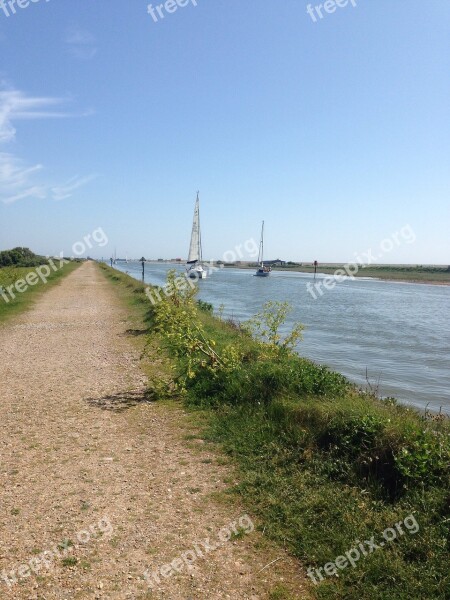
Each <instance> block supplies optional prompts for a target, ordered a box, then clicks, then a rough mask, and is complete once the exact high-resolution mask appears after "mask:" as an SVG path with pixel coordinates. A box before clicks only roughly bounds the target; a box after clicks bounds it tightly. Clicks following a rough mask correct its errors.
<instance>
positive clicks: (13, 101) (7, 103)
mask: <svg viewBox="0 0 450 600" xmlns="http://www.w3.org/2000/svg"><path fill="white" fill-rule="evenodd" d="M1 87H3V88H5V83H4V82H1V81H0V144H2V145H8V144H10V143H11V142H14V141H15V140H16V136H17V130H16V126H15V123H16V121H19V120H23V119H54V118H67V117H74V116H77V115H74V114H72V113H69V112H66V111H61V110H59V107H60V106H61V105H62V104H63V103H64V102H66V100H64V99H63V98H54V97H47V96H34V97H33V96H29V95H27V94H25V93H23V92H21V91H20V90H16V89H11V88H8V89H1ZM85 114H91V113H90V112H88V113H85ZM43 169H44V167H43V165H41V164H35V165H29V164H27V163H26V162H25V161H24V160H22V159H21V158H19V157H18V156H16V155H14V154H12V153H10V152H6V151H5V152H1V151H0V200H1V201H2V202H3V203H5V204H12V203H14V202H17V201H19V200H23V199H25V198H37V199H40V200H43V199H46V198H51V199H53V200H63V199H66V198H69V197H70V196H71V195H72V194H73V193H74V192H75V191H76V190H77V189H79V188H80V187H82V186H83V185H86V184H87V183H89V182H90V181H92V180H93V179H94V178H95V177H96V175H88V176H85V177H78V176H77V177H72V178H71V179H69V180H68V181H66V182H65V183H63V184H55V182H53V183H49V182H42V181H39V179H41V177H40V175H41V174H42V171H43Z"/></svg>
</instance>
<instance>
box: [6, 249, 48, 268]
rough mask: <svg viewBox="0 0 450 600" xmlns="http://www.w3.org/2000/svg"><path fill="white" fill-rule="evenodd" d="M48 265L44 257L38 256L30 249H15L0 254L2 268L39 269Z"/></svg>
mask: <svg viewBox="0 0 450 600" xmlns="http://www.w3.org/2000/svg"><path fill="white" fill-rule="evenodd" d="M46 264H48V260H47V259H46V258H44V257H43V256H38V255H37V254H35V253H34V252H32V251H31V250H30V249H29V248H13V249H12V250H3V252H0V268H1V267H39V266H40V265H46Z"/></svg>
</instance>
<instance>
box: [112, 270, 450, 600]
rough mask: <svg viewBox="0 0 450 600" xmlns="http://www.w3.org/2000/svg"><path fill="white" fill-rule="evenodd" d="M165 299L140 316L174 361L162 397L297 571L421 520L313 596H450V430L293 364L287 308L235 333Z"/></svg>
mask: <svg viewBox="0 0 450 600" xmlns="http://www.w3.org/2000/svg"><path fill="white" fill-rule="evenodd" d="M104 268H105V269H107V267H104ZM125 277H126V276H122V275H121V276H120V278H119V276H117V278H118V281H119V280H121V281H122V282H126V279H125ZM173 280H174V274H173V273H172V274H169V280H168V284H169V285H171V282H172V283H174V281H173ZM130 285H131V284H130ZM171 290H172V294H171V295H169V296H168V297H166V296H164V295H162V297H163V300H162V301H161V302H160V303H159V304H156V305H154V306H150V304H149V312H148V313H147V314H148V325H149V327H150V335H149V340H150V341H151V343H155V340H158V343H159V344H160V346H161V347H162V348H165V349H166V352H168V353H169V354H170V355H171V356H172V357H173V361H174V364H173V366H174V375H173V381H172V384H171V386H170V389H169V386H168V384H167V381H164V382H163V383H162V384H161V386H160V388H159V390H160V391H161V397H163V398H167V396H168V395H170V394H172V395H173V396H175V397H176V398H181V399H182V400H183V401H184V402H185V403H186V405H187V406H190V407H191V408H192V410H194V411H195V414H197V415H198V417H199V420H201V422H203V423H206V425H205V438H206V439H207V440H209V441H211V442H219V443H220V444H221V445H222V447H223V448H224V451H225V452H226V453H227V454H228V455H229V456H230V457H231V458H232V459H233V461H235V463H236V464H237V466H238V468H239V473H240V477H239V480H240V483H239V484H238V485H237V486H235V487H234V488H233V489H231V490H230V493H237V494H239V495H241V496H242V498H243V499H244V502H245V504H246V506H248V507H252V509H253V511H254V513H255V514H258V515H259V517H260V521H261V523H262V524H263V527H264V531H265V534H266V535H268V536H269V537H271V538H272V539H274V540H277V541H278V542H279V543H280V544H282V545H283V546H284V547H286V548H288V549H289V550H290V551H291V552H292V554H294V555H295V556H297V557H298V558H299V559H300V560H301V561H302V562H303V563H304V565H305V567H309V566H311V567H314V568H320V567H323V566H324V565H325V564H326V563H329V562H332V561H334V560H335V559H336V558H337V557H338V556H342V555H345V553H346V552H348V551H349V550H350V549H352V548H353V547H355V546H356V545H357V542H358V541H359V540H371V539H372V538H374V539H375V540H377V541H378V542H379V540H380V538H381V534H382V532H383V531H384V530H385V529H386V528H390V527H393V526H394V524H396V523H398V522H400V521H403V520H404V519H405V518H406V517H408V516H410V515H413V517H414V518H415V519H416V521H417V523H418V524H419V531H418V532H416V533H414V534H413V533H407V534H406V535H403V536H398V539H396V540H395V541H393V542H392V543H389V544H386V545H385V546H384V547H383V548H379V549H378V550H376V551H375V552H373V553H370V554H369V555H368V556H365V557H362V558H361V560H359V561H358V562H357V563H356V566H355V567H351V566H348V567H347V568H345V569H342V570H339V571H338V573H337V575H333V576H327V577H325V578H324V580H323V581H322V582H320V583H319V585H317V586H315V585H312V584H311V592H312V594H313V595H314V596H315V597H316V598H319V599H326V600H328V599H345V600H388V599H389V600H403V599H404V600H406V599H408V600H409V599H413V600H414V599H416V600H419V599H423V598H427V599H435V600H438V599H440V600H444V599H446V598H449V597H450V575H449V571H448V559H449V553H448V543H449V540H448V537H449V536H448V533H449V523H450V486H449V484H450V475H449V473H450V471H449V466H450V427H449V424H448V421H447V420H446V419H445V418H444V417H442V416H439V415H437V416H436V415H430V414H428V413H426V414H425V415H423V416H421V415H419V414H418V413H417V412H416V411H415V410H413V409H409V408H407V407H404V406H399V405H397V403H396V402H395V400H393V399H387V400H384V401H382V400H379V399H377V398H376V397H374V396H373V395H372V394H371V393H369V392H364V391H361V390H358V389H356V388H355V387H354V386H352V385H351V384H350V383H349V382H348V381H347V380H346V379H345V378H344V377H342V376H341V375H339V374H337V373H334V372H332V371H330V370H329V369H327V368H326V367H323V366H319V365H316V364H314V363H312V362H311V361H308V360H305V359H303V358H301V357H299V356H298V355H297V354H295V352H294V351H293V343H292V342H294V341H295V340H296V339H298V337H299V336H300V335H301V326H300V325H298V326H296V327H295V328H294V329H293V330H292V332H291V333H290V334H289V335H288V336H287V337H284V338H283V337H282V336H280V334H279V330H280V327H281V325H282V324H283V321H284V318H285V316H286V312H287V310H288V307H287V306H286V305H284V304H278V303H270V304H269V305H266V306H265V307H264V308H263V310H262V311H261V313H260V314H258V315H257V316H256V317H255V318H254V319H253V320H252V321H251V322H250V323H247V324H243V325H240V324H238V323H234V322H224V321H222V320H221V319H218V318H217V317H214V316H213V315H212V314H211V311H210V310H208V309H206V310H205V307H203V306H202V305H200V306H199V304H198V303H197V302H196V300H195V293H194V292H193V291H192V290H191V288H190V286H186V287H185V288H183V289H179V287H178V288H177V287H176V286H175V285H173V286H172V287H171ZM142 299H143V300H144V301H145V296H144V295H143V294H142ZM153 387H154V384H153ZM381 539H383V538H381Z"/></svg>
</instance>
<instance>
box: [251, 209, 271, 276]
mask: <svg viewBox="0 0 450 600" xmlns="http://www.w3.org/2000/svg"><path fill="white" fill-rule="evenodd" d="M258 265H259V267H258V270H257V271H256V273H255V277H269V275H270V271H271V270H272V269H271V268H270V267H265V266H264V221H263V222H262V228H261V241H260V242H259V255H258Z"/></svg>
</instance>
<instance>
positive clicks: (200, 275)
mask: <svg viewBox="0 0 450 600" xmlns="http://www.w3.org/2000/svg"><path fill="white" fill-rule="evenodd" d="M187 276H188V277H189V278H190V279H206V276H207V271H205V269H204V268H203V267H194V268H193V269H189V271H188V272H187Z"/></svg>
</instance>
